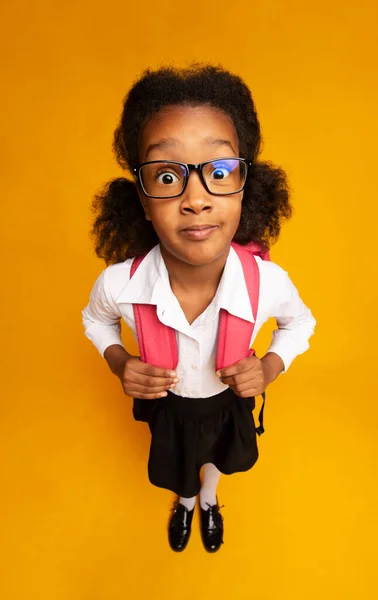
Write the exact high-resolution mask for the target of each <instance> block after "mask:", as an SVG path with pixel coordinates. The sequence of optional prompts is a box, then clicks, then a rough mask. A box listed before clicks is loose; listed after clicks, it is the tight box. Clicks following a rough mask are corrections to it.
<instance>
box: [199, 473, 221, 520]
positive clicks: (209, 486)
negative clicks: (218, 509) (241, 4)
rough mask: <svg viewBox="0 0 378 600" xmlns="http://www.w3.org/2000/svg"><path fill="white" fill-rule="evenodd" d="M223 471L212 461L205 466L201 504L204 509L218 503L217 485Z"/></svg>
mask: <svg viewBox="0 0 378 600" xmlns="http://www.w3.org/2000/svg"><path fill="white" fill-rule="evenodd" d="M220 476H221V472H220V471H218V469H217V468H216V466H215V465H213V464H212V463H206V465H204V466H203V483H202V487H201V491H200V505H201V508H203V510H208V508H209V506H208V505H209V504H210V506H214V505H215V504H216V503H217V485H218V482H219V478H220Z"/></svg>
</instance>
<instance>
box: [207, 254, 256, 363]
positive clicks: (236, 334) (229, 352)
mask: <svg viewBox="0 0 378 600" xmlns="http://www.w3.org/2000/svg"><path fill="white" fill-rule="evenodd" d="M231 245H232V247H233V249H234V250H235V252H236V253H237V255H238V257H239V260H240V262H241V264H242V267H243V272H244V278H245V282H246V285H247V289H248V294H249V298H250V301H251V307H252V313H253V316H254V318H255V319H256V316H257V309H258V304H259V292H260V271H259V267H258V265H257V262H256V259H255V257H254V253H256V254H257V252H256V249H255V248H253V249H252V248H251V247H248V248H246V247H244V246H240V245H239V244H235V243H232V244H231ZM254 327H255V324H254V323H250V322H249V321H244V319H240V318H239V317H235V316H234V315H231V314H230V313H229V312H227V311H226V310H223V309H221V313H220V318H219V332H218V352H217V359H216V369H217V370H218V369H223V368H224V367H228V366H229V365H232V364H234V363H236V362H238V361H239V360H241V359H242V358H246V357H247V356H251V355H252V354H254V353H255V351H254V350H252V349H250V343H251V338H252V334H253V330H254Z"/></svg>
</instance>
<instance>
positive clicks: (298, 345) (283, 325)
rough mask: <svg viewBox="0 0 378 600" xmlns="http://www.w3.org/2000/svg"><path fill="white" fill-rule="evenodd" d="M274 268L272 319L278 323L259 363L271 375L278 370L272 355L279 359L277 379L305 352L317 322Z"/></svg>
mask: <svg viewBox="0 0 378 600" xmlns="http://www.w3.org/2000/svg"><path fill="white" fill-rule="evenodd" d="M275 267H276V269H275V271H276V272H275V274H274V281H272V283H271V286H272V290H274V295H273V298H274V301H273V306H272V316H274V317H275V319H276V321H277V325H278V329H276V330H275V331H274V332H273V336H272V342H271V345H270V347H269V349H268V352H267V353H266V355H265V357H263V359H262V360H264V362H265V363H266V364H267V365H269V366H271V371H272V375H274V373H275V371H276V370H277V369H278V368H279V361H278V358H275V357H273V356H271V355H272V354H273V355H275V356H277V357H280V358H281V360H282V369H281V370H279V372H278V373H277V374H276V377H277V376H278V375H279V374H280V373H281V372H286V371H287V370H288V368H289V366H290V365H291V363H292V362H293V360H294V359H295V358H296V357H297V356H298V355H299V354H302V353H303V352H305V351H306V350H308V348H309V347H310V344H309V339H310V337H311V336H312V335H313V333H314V329H315V325H316V321H315V319H314V317H313V316H312V313H311V310H310V309H309V308H308V307H307V306H306V305H305V304H304V303H303V301H302V300H301V298H300V296H299V293H298V290H297V289H296V287H295V286H294V284H293V282H292V281H291V279H290V278H289V276H288V274H287V273H286V271H284V270H283V269H281V267H278V266H277V265H275ZM276 377H274V378H276Z"/></svg>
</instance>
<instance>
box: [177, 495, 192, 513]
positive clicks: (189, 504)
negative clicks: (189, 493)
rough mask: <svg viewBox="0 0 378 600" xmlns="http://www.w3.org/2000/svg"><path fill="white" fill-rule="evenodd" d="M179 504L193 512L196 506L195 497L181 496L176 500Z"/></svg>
mask: <svg viewBox="0 0 378 600" xmlns="http://www.w3.org/2000/svg"><path fill="white" fill-rule="evenodd" d="M178 502H179V504H182V505H183V506H185V507H186V508H187V509H188V510H193V508H194V507H195V505H196V496H193V498H183V497H182V496H181V497H180V498H179V500H178Z"/></svg>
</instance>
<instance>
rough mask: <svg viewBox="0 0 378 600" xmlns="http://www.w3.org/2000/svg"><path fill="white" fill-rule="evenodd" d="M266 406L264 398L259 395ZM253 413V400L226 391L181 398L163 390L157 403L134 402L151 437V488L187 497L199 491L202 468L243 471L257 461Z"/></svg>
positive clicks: (231, 471) (135, 410) (226, 471)
mask: <svg viewBox="0 0 378 600" xmlns="http://www.w3.org/2000/svg"><path fill="white" fill-rule="evenodd" d="M264 404H265V397H264ZM264 404H263V407H262V409H261V412H260V416H259V419H260V427H258V428H256V427H255V421H254V418H253V415H252V410H253V409H254V408H255V398H254V397H252V398H240V397H239V396H237V395H236V394H235V393H234V392H233V391H232V390H231V389H230V388H228V389H226V390H225V391H224V392H221V393H220V394H217V395H215V396H211V397H210V398H184V397H182V396H177V395H176V394H173V393H172V392H168V396H166V397H165V398H159V399H157V400H142V399H139V398H135V399H134V408H133V414H134V418H135V419H136V420H137V421H144V422H147V423H148V425H149V427H150V430H151V434H152V438H151V447H150V455H149V459H148V476H149V480H150V482H151V483H152V484H153V485H156V486H158V487H162V488H165V489H168V490H171V491H172V492H174V493H175V494H177V495H178V496H182V497H184V498H191V497H192V496H196V495H197V494H198V492H199V490H200V487H201V482H200V476H199V472H200V469H201V467H202V465H204V464H206V463H213V464H214V465H215V466H216V467H217V468H218V469H219V471H221V473H224V474H226V475H230V474H231V473H236V472H240V471H247V470H249V469H251V468H252V467H253V465H254V464H255V462H256V461H257V459H258V456H259V452H258V447H257V439H256V433H258V434H259V435H260V434H261V433H262V432H263V431H264V429H263V425H262V417H263V409H264Z"/></svg>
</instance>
